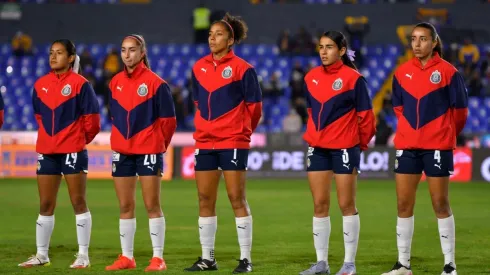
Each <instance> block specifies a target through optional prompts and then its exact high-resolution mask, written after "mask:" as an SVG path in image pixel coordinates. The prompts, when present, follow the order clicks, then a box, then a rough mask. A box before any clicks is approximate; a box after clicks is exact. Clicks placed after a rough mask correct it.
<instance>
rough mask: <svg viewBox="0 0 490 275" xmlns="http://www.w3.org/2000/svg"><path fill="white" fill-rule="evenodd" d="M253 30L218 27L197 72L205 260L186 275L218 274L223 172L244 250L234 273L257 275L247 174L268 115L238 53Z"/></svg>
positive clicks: (234, 23) (233, 23) (229, 24)
mask: <svg viewBox="0 0 490 275" xmlns="http://www.w3.org/2000/svg"><path fill="white" fill-rule="evenodd" d="M247 30H248V28H247V25H246V24H245V22H244V21H243V20H242V19H240V18H239V17H235V16H231V15H229V14H226V15H225V17H224V18H223V19H222V20H220V21H217V22H214V23H213V24H212V25H211V29H210V30H209V39H208V41H209V48H210V50H211V54H209V55H208V56H205V57H203V58H201V59H200V60H198V61H197V62H196V64H195V65H194V68H193V70H192V73H193V86H194V87H193V97H194V101H195V104H196V106H197V111H196V116H195V119H194V122H195V125H196V132H195V133H194V139H195V140H196V151H195V170H196V182H197V191H198V196H199V235H200V240H201V246H202V257H199V259H198V260H197V261H196V262H195V263H194V264H193V265H192V266H191V267H189V268H186V269H185V270H186V271H206V270H217V269H218V266H217V265H216V260H215V259H214V240H215V234H216V228H217V217H216V209H215V208H216V197H217V193H218V184H219V179H220V176H221V172H222V171H223V174H224V177H225V182H226V189H227V191H228V198H229V199H230V203H231V206H232V208H233V210H234V212H235V217H236V226H237V233H238V243H239V245H240V254H241V256H240V260H239V264H238V266H237V268H236V269H235V270H234V273H245V272H250V271H252V264H251V263H252V259H251V258H250V251H251V247H252V216H251V213H250V208H249V206H248V203H247V200H246V197H245V173H246V172H245V171H246V169H247V160H248V150H249V148H250V136H251V135H252V132H253V131H254V130H255V128H256V127H257V124H258V122H259V119H260V117H261V113H262V103H261V101H262V92H261V90H260V87H259V83H258V80H257V74H256V73H255V70H254V68H253V67H252V66H251V65H250V64H248V63H247V62H245V61H244V60H243V59H241V58H239V57H237V56H235V54H234V53H233V50H232V47H233V45H235V44H238V43H240V42H241V41H243V40H244V39H245V38H246V36H247Z"/></svg>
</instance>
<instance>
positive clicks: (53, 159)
mask: <svg viewBox="0 0 490 275" xmlns="http://www.w3.org/2000/svg"><path fill="white" fill-rule="evenodd" d="M81 172H83V173H85V174H87V173H88V153H87V150H83V151H81V152H78V153H69V154H49V155H48V154H37V172H36V174H38V175H72V174H79V173H81Z"/></svg>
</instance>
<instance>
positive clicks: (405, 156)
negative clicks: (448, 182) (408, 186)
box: [395, 150, 454, 177]
mask: <svg viewBox="0 0 490 275" xmlns="http://www.w3.org/2000/svg"><path fill="white" fill-rule="evenodd" d="M422 171H424V172H425V175H426V176H428V177H449V175H451V174H452V173H453V172H454V162H453V150H396V160H395V173H399V174H422Z"/></svg>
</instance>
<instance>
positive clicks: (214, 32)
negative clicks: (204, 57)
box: [208, 23, 233, 54]
mask: <svg viewBox="0 0 490 275" xmlns="http://www.w3.org/2000/svg"><path fill="white" fill-rule="evenodd" d="M208 43H209V50H210V51H211V52H212V53H214V54H217V53H221V52H223V51H226V50H227V49H228V48H229V47H230V46H231V45H232V44H233V38H230V33H229V32H228V29H226V27H225V26H224V25H223V23H216V24H213V25H212V26H211V29H209V37H208Z"/></svg>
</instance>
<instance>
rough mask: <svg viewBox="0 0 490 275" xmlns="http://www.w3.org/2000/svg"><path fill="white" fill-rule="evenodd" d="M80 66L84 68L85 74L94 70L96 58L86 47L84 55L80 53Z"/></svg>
mask: <svg viewBox="0 0 490 275" xmlns="http://www.w3.org/2000/svg"><path fill="white" fill-rule="evenodd" d="M80 67H81V68H82V70H83V74H84V75H85V74H90V73H92V72H93V71H94V60H93V59H92V56H91V55H90V52H89V50H88V49H84V50H83V52H82V55H80Z"/></svg>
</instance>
